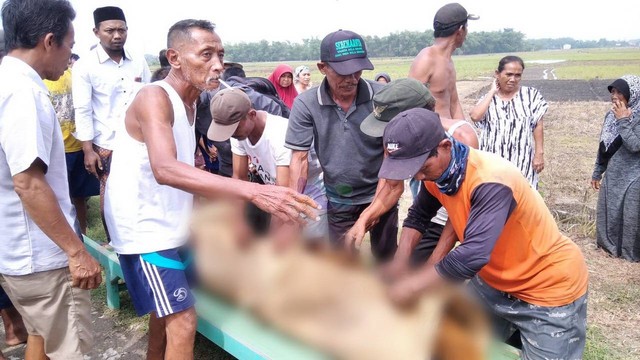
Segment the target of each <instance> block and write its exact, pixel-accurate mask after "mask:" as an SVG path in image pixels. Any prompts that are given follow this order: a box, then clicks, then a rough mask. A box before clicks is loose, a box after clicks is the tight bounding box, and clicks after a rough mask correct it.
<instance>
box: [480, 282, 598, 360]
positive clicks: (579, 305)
mask: <svg viewBox="0 0 640 360" xmlns="http://www.w3.org/2000/svg"><path fill="white" fill-rule="evenodd" d="M469 287H470V289H471V290H472V292H474V293H475V294H476V295H477V296H478V298H479V299H480V300H481V301H482V302H483V304H484V305H485V306H486V308H487V309H488V312H489V314H490V315H491V317H492V323H493V327H494V331H495V333H496V336H498V337H499V338H500V339H501V340H503V341H504V340H506V339H508V338H509V337H510V336H511V334H513V332H514V331H515V330H520V337H521V339H522V359H524V360H529V359H541V360H542V359H558V360H578V359H582V353H583V351H584V347H585V342H586V331H587V294H588V293H587V294H584V295H582V296H581V297H579V298H578V299H577V300H576V301H574V302H572V303H570V304H567V305H563V306H554V307H545V306H538V305H533V304H530V303H527V302H525V301H523V300H520V299H518V298H516V297H514V296H511V295H509V294H507V293H504V292H502V291H499V290H496V289H494V288H493V287H491V286H489V285H488V284H486V283H485V282H484V281H482V279H480V278H479V277H478V276H477V275H476V276H475V277H474V278H473V279H471V281H470V282H469Z"/></svg>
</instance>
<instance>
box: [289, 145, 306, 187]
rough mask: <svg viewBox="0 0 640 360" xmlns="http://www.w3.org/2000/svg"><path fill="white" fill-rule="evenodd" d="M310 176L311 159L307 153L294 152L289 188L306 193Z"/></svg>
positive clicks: (290, 168)
mask: <svg viewBox="0 0 640 360" xmlns="http://www.w3.org/2000/svg"><path fill="white" fill-rule="evenodd" d="M308 174H309V157H308V152H306V151H293V153H292V155H291V164H290V165H289V187H290V188H291V189H293V190H296V191H297V192H299V193H303V192H304V188H305V186H307V178H308Z"/></svg>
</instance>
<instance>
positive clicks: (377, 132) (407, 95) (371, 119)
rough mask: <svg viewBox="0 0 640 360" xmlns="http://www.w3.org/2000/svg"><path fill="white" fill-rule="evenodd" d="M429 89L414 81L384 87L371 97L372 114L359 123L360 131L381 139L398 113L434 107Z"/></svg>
mask: <svg viewBox="0 0 640 360" xmlns="http://www.w3.org/2000/svg"><path fill="white" fill-rule="evenodd" d="M435 102H436V100H435V99H434V98H433V96H432V95H431V92H430V91H429V89H428V88H427V87H426V86H425V85H424V84H423V83H421V82H420V81H418V80H416V79H411V78H407V79H398V80H394V81H392V82H390V83H388V84H387V85H385V86H384V87H383V88H382V90H380V91H378V92H377V93H376V94H375V95H374V96H373V112H372V113H371V114H369V116H367V117H366V118H365V119H364V121H363V122H362V123H360V130H361V131H362V132H363V133H365V134H367V135H369V136H373V137H381V136H382V134H383V133H384V128H385V127H386V126H387V124H388V123H389V121H391V119H393V118H394V117H395V116H396V115H398V114H399V113H400V112H402V111H405V110H409V109H413V108H424V107H426V106H427V105H430V106H435Z"/></svg>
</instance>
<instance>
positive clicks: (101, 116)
mask: <svg viewBox="0 0 640 360" xmlns="http://www.w3.org/2000/svg"><path fill="white" fill-rule="evenodd" d="M93 20H94V23H95V28H94V29H93V33H94V34H95V36H96V37H97V38H98V39H99V40H100V43H99V44H98V46H96V47H95V48H94V49H93V50H91V51H90V52H89V54H87V55H85V56H83V57H82V58H81V59H79V60H78V61H77V62H76V64H75V65H74V68H73V73H72V87H73V106H74V108H75V117H76V131H77V135H76V138H77V139H78V140H80V141H82V146H83V149H82V150H83V152H84V164H85V168H86V169H87V171H89V172H90V173H91V174H93V175H94V176H96V177H98V178H99V179H100V200H101V201H100V202H101V211H102V210H103V208H104V188H105V184H106V182H107V177H108V176H109V165H110V163H111V151H112V150H113V139H114V134H115V129H116V125H117V124H119V123H120V122H121V117H122V116H124V113H125V111H126V109H127V107H128V106H129V103H130V102H131V96H132V95H133V94H134V93H135V92H136V91H137V90H138V89H139V88H140V86H141V83H148V82H149V81H150V80H151V72H150V71H149V66H148V65H147V62H146V60H145V59H144V57H143V56H132V54H131V53H130V52H129V51H128V50H126V49H125V48H124V45H125V43H126V42H127V31H128V28H127V20H126V19H125V16H124V12H123V11H122V9H120V8H119V7H115V6H105V7H101V8H97V9H96V10H95V11H94V12H93Z"/></svg>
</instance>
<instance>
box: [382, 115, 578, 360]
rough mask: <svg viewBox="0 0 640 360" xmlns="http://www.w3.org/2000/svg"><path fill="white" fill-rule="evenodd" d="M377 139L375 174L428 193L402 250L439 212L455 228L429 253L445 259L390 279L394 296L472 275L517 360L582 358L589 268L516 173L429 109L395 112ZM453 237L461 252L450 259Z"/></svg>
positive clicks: (415, 210)
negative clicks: (514, 344) (516, 349)
mask: <svg viewBox="0 0 640 360" xmlns="http://www.w3.org/2000/svg"><path fill="white" fill-rule="evenodd" d="M383 143H384V147H385V152H386V153H387V154H388V156H387V157H385V159H384V161H383V164H382V167H381V168H380V173H379V177H380V178H384V179H392V180H404V179H408V178H415V179H416V180H419V181H423V182H424V184H425V188H426V189H427V191H421V192H420V193H419V195H418V197H417V198H416V200H415V201H414V203H413V205H412V207H411V208H410V209H409V213H408V216H407V219H406V220H405V222H404V226H403V230H402V233H401V235H400V247H402V246H403V244H405V245H404V246H406V244H415V243H416V241H415V240H416V239H418V238H419V237H420V235H421V232H422V231H424V228H425V227H426V224H428V222H429V220H430V219H431V218H432V217H433V215H435V213H436V211H437V210H438V208H439V207H440V206H444V207H445V208H446V209H447V211H448V213H449V221H451V224H452V225H453V229H454V232H455V236H449V237H445V236H443V237H441V238H440V241H439V243H438V245H437V248H436V251H435V252H434V254H439V253H441V254H446V255H445V256H443V257H441V258H439V259H438V260H439V261H436V262H429V263H428V264H426V265H424V266H423V267H422V268H421V269H420V270H419V271H417V272H415V273H412V274H408V275H406V276H404V277H401V278H399V279H397V281H396V282H395V283H394V284H393V285H392V287H391V296H392V297H393V298H394V299H395V300H397V301H400V302H404V301H407V300H409V299H412V298H414V297H415V296H416V295H417V294H419V293H420V292H423V291H426V290H428V289H432V288H433V287H435V286H437V285H438V284H439V283H443V282H447V281H449V282H460V281H465V280H469V279H470V288H471V289H472V290H473V291H474V292H475V293H476V294H477V295H478V297H479V298H480V299H481V301H483V302H484V303H485V305H486V306H487V308H488V310H489V312H490V313H491V314H492V316H493V319H494V325H495V327H496V330H497V332H498V335H499V336H501V337H503V339H506V338H508V337H509V336H510V335H511V333H513V331H515V330H519V331H520V333H521V339H522V343H523V358H525V359H545V358H547V359H548V358H561V359H579V358H581V357H582V352H583V350H584V346H585V337H586V335H585V334H586V316H587V284H588V273H587V267H586V264H585V261H584V258H583V256H582V252H581V251H580V249H579V248H578V247H577V245H575V244H574V243H573V242H572V241H571V240H570V239H568V238H567V237H565V236H564V235H562V233H561V232H560V231H559V229H558V227H557V225H556V223H555V220H554V219H553V217H552V215H551V213H550V212H549V209H548V208H547V207H546V205H545V204H544V201H543V199H542V197H541V196H540V194H539V193H538V192H537V191H535V190H533V189H532V188H531V187H530V186H529V183H528V182H527V180H526V179H525V178H524V177H523V176H522V174H521V173H520V171H519V170H518V169H517V168H516V167H515V166H514V165H512V164H511V163H509V162H508V161H506V160H504V159H502V158H500V157H499V156H496V155H493V154H488V153H484V152H480V151H476V150H475V149H470V148H469V147H468V146H466V145H464V144H462V143H460V142H458V141H457V140H455V139H454V138H452V137H450V136H448V135H447V134H446V133H445V131H444V129H443V127H442V125H441V123H440V120H439V118H438V115H437V114H436V113H434V112H432V111H429V110H426V109H411V110H407V111H404V112H402V113H400V114H398V115H397V116H396V117H395V118H394V119H393V120H391V122H390V123H389V125H387V127H386V129H385V131H384V136H383ZM457 239H460V242H461V244H460V246H458V247H456V248H455V249H454V250H453V251H451V252H448V253H447V251H446V250H450V249H451V248H452V247H453V244H454V243H455V240H457ZM438 249H440V250H442V249H445V251H438ZM433 264H435V265H433Z"/></svg>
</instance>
